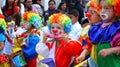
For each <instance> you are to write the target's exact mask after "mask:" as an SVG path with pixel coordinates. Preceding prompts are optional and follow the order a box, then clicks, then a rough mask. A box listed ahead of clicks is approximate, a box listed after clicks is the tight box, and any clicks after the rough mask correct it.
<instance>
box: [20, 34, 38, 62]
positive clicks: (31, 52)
mask: <svg viewBox="0 0 120 67" xmlns="http://www.w3.org/2000/svg"><path fill="white" fill-rule="evenodd" d="M28 39H29V41H27V45H26V46H25V47H23V49H22V52H23V53H24V56H25V58H27V59H29V60H31V59H33V58H34V57H36V56H37V52H36V50H35V48H36V45H37V43H38V42H39V40H40V39H39V36H37V35H32V36H28Z"/></svg>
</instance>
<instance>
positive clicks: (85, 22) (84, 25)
mask: <svg viewBox="0 0 120 67" xmlns="http://www.w3.org/2000/svg"><path fill="white" fill-rule="evenodd" d="M80 24H81V27H82V28H83V29H84V28H85V27H86V26H87V25H89V21H88V18H86V17H83V18H82V19H81V23H80Z"/></svg>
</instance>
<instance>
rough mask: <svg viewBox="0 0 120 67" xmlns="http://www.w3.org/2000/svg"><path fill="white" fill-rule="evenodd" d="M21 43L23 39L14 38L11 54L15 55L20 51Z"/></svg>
mask: <svg viewBox="0 0 120 67" xmlns="http://www.w3.org/2000/svg"><path fill="white" fill-rule="evenodd" d="M22 41H23V38H15V39H14V46H13V48H12V53H16V52H18V51H20V50H22V48H21V44H22Z"/></svg>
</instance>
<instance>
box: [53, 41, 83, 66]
mask: <svg viewBox="0 0 120 67" xmlns="http://www.w3.org/2000/svg"><path fill="white" fill-rule="evenodd" d="M81 51H82V46H81V45H80V44H79V43H78V42H76V41H70V42H69V43H65V42H64V41H63V40H60V47H59V48H58V46H57V45H56V47H55V53H54V55H55V64H56V67H69V65H70V62H71V58H72V56H75V55H77V54H80V53H81Z"/></svg>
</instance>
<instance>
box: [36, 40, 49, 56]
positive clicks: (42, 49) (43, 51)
mask: <svg viewBox="0 0 120 67" xmlns="http://www.w3.org/2000/svg"><path fill="white" fill-rule="evenodd" d="M36 51H37V53H38V54H40V55H42V56H44V57H47V56H48V54H49V48H48V46H47V45H46V44H45V43H42V42H39V43H38V44H37V46H36Z"/></svg>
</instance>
